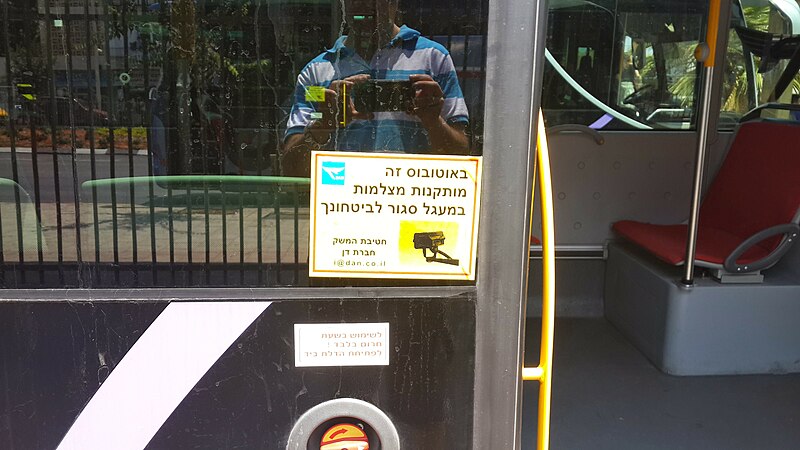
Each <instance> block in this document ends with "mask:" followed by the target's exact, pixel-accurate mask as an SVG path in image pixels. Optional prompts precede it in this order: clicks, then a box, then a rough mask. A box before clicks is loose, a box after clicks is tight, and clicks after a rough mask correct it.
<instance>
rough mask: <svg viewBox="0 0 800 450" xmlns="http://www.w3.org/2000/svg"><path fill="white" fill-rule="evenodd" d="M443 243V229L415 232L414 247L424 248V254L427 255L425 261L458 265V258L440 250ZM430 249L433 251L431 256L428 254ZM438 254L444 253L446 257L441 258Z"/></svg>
mask: <svg viewBox="0 0 800 450" xmlns="http://www.w3.org/2000/svg"><path fill="white" fill-rule="evenodd" d="M442 245H444V232H443V231H428V232H425V233H414V248H415V249H422V256H424V257H425V261H427V262H436V263H441V264H449V265H451V266H457V265H458V260H457V259H453V258H451V257H450V255H448V254H447V253H445V252H443V251H441V250H439V247H440V246H442ZM428 250H430V251H431V253H432V255H431V256H428ZM438 255H442V256H444V258H439V257H438Z"/></svg>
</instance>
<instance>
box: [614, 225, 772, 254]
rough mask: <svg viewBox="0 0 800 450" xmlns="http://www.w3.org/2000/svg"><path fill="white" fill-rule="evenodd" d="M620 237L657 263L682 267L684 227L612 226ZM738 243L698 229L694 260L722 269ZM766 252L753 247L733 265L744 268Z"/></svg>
mask: <svg viewBox="0 0 800 450" xmlns="http://www.w3.org/2000/svg"><path fill="white" fill-rule="evenodd" d="M613 228H614V231H616V232H617V233H618V234H619V235H620V236H622V237H624V238H625V239H628V240H629V241H631V242H633V243H635V244H637V245H639V246H640V247H642V248H644V249H645V250H647V251H649V252H650V253H652V254H653V256H656V257H657V258H658V259H660V260H662V261H664V262H667V263H669V264H673V265H680V264H683V262H684V259H685V256H686V233H687V227H686V225H684V224H680V225H655V224H650V223H642V222H635V221H632V220H623V221H620V222H617V223H615V224H614V226H613ZM741 243H742V239H741V238H738V237H736V236H734V235H732V234H730V233H728V232H725V231H722V230H718V229H714V228H711V227H701V228H700V229H699V230H698V233H697V251H696V260H697V261H698V262H704V263H706V264H712V265H722V263H723V262H724V261H725V258H727V257H728V255H730V254H731V252H733V250H734V249H736V247H737V246H738V245H739V244H741ZM769 253H770V251H769V250H768V249H765V248H764V247H762V246H760V245H754V246H753V247H751V248H750V250H748V251H747V252H745V253H744V255H742V256H741V257H740V258H739V260H738V261H737V262H738V263H739V264H747V263H751V262H754V261H758V260H759V259H761V258H764V257H766V256H767V255H769Z"/></svg>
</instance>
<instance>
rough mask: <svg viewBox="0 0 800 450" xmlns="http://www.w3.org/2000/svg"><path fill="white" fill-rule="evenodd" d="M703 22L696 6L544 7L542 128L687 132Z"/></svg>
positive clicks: (659, 0) (654, 2)
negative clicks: (565, 126) (546, 13)
mask: <svg viewBox="0 0 800 450" xmlns="http://www.w3.org/2000/svg"><path fill="white" fill-rule="evenodd" d="M705 15H706V5H705V4H704V3H703V2H688V1H679V2H676V1H663V0H643V1H605V2H588V1H554V2H552V3H551V6H550V17H549V21H548V40H547V49H548V53H549V55H548V61H549V63H550V64H549V65H548V67H546V68H545V78H544V89H543V92H544V94H543V100H542V102H543V107H544V112H545V117H546V119H547V120H548V124H550V125H558V124H563V123H577V124H582V125H588V126H590V127H593V128H597V129H606V130H622V129H636V128H638V129H651V128H660V129H689V128H691V127H692V120H693V113H694V110H695V108H694V105H695V102H696V97H697V92H698V89H697V83H698V76H697V74H698V71H697V63H696V61H695V60H694V56H693V51H694V48H695V46H696V45H697V42H698V41H699V40H700V39H701V38H702V35H703V27H704V25H703V24H704V20H705Z"/></svg>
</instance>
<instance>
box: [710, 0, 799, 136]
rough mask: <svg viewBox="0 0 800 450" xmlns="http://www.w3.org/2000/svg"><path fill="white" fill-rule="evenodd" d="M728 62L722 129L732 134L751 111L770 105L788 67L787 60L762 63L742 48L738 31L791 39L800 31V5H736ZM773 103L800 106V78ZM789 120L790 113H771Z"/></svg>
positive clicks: (752, 1)
mask: <svg viewBox="0 0 800 450" xmlns="http://www.w3.org/2000/svg"><path fill="white" fill-rule="evenodd" d="M731 25H732V29H731V30H730V32H729V35H728V39H729V45H728V52H727V54H726V58H725V71H724V74H725V79H724V80H723V86H722V105H721V109H720V122H719V128H720V129H721V130H732V129H733V128H734V126H735V125H736V123H737V122H738V120H739V119H740V118H741V117H742V116H743V115H744V114H745V113H746V112H748V111H749V110H751V109H753V108H755V107H756V106H758V105H760V104H763V103H767V102H769V101H770V97H771V96H772V95H773V92H774V91H775V87H776V85H777V84H778V80H779V79H780V77H781V75H782V74H783V72H784V70H785V69H786V66H787V64H788V60H787V59H775V60H772V59H770V60H768V61H763V60H762V59H761V58H760V57H759V56H757V55H753V54H751V53H750V52H749V51H747V50H745V49H744V48H743V47H742V41H741V39H740V36H739V34H738V33H737V31H736V27H743V28H748V29H752V30H758V31H762V32H766V33H771V34H775V35H784V36H789V35H792V34H796V33H798V31H800V4H798V3H796V2H794V1H793V0H790V1H767V0H743V1H742V2H741V7H739V6H738V5H735V7H734V9H733V11H732V19H731ZM772 101H777V102H779V103H796V104H800V74H795V76H794V80H793V81H792V82H791V83H790V85H789V87H788V88H787V89H786V90H785V92H784V93H783V94H782V95H781V96H779V97H777V98H775V99H772ZM770 113H771V114H774V115H776V117H777V118H783V119H788V118H789V117H790V113H789V112H788V111H776V112H770Z"/></svg>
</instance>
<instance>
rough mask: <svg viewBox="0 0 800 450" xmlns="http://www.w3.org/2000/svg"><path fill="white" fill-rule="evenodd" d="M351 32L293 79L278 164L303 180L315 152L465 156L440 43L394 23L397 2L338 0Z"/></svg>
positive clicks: (459, 111)
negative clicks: (288, 115)
mask: <svg viewBox="0 0 800 450" xmlns="http://www.w3.org/2000/svg"><path fill="white" fill-rule="evenodd" d="M344 3H345V5H344V6H345V13H344V16H345V18H346V20H347V24H348V25H349V28H350V33H349V35H347V36H342V37H340V38H339V39H338V40H337V41H336V43H335V45H334V46H333V48H332V49H330V50H327V51H325V52H324V53H322V54H321V55H320V56H318V57H316V58H314V59H313V60H312V61H311V62H309V63H308V64H307V65H306V67H305V68H304V69H303V70H302V72H301V73H300V75H299V76H298V77H297V88H296V90H295V99H294V105H293V106H292V112H291V115H290V117H289V122H288V124H287V130H286V137H285V141H284V148H283V155H282V167H283V171H284V173H285V174H287V175H296V176H300V175H307V174H308V170H309V153H310V151H311V150H314V149H318V148H319V149H326V150H343V151H366V152H372V151H378V152H407V153H450V154H466V153H467V151H468V141H467V136H466V133H465V129H466V126H467V122H468V120H469V117H468V114H467V107H466V104H465V103H464V97H463V94H462V93H461V87H460V86H459V84H458V78H457V76H456V72H455V68H454V66H453V61H452V59H451V58H450V55H449V53H448V52H447V50H446V49H445V48H444V47H442V46H441V45H439V44H437V43H435V42H433V41H431V40H429V39H426V38H424V37H422V36H420V34H419V32H417V31H415V30H412V29H411V28H408V27H406V26H405V25H404V26H402V27H398V26H397V25H395V23H394V20H395V16H396V14H397V0H345V2H344Z"/></svg>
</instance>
